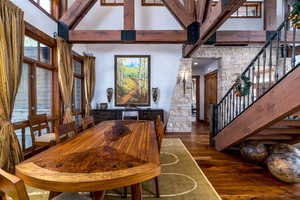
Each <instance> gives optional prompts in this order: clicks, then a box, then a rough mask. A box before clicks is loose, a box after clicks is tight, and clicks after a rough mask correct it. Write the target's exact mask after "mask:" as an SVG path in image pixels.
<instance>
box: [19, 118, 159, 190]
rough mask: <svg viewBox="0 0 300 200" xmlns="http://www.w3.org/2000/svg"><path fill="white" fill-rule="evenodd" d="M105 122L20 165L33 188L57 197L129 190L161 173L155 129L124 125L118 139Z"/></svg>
mask: <svg viewBox="0 0 300 200" xmlns="http://www.w3.org/2000/svg"><path fill="white" fill-rule="evenodd" d="M115 123H116V121H106V122H102V123H101V124H99V125H97V126H95V127H93V128H91V129H88V130H86V131H84V132H83V133H82V134H80V135H79V136H77V137H75V138H73V139H71V140H68V141H65V142H63V143H61V144H58V145H56V146H54V147H52V148H50V149H48V150H47V151H44V152H42V153H40V154H37V155H36V156H34V157H32V158H30V159H28V160H26V161H24V162H22V163H21V164H19V165H17V166H16V175H17V176H18V177H20V178H21V179H23V180H24V182H25V183H26V184H28V185H30V186H33V187H37V188H40V189H44V190H49V191H54V192H94V191H103V190H109V189H113V188H118V187H123V186H129V185H134V184H138V183H141V182H143V181H145V180H148V179H151V178H154V177H156V176H158V175H159V174H160V160H159V152H158V145H157V140H156V134H155V130H154V125H153V124H152V122H150V121H123V122H122V123H124V124H125V126H126V127H128V129H129V130H130V131H129V132H128V131H127V132H126V133H124V134H121V135H116V134H114V133H113V131H112V127H113V126H114V125H115Z"/></svg>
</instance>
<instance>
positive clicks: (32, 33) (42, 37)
mask: <svg viewBox="0 0 300 200" xmlns="http://www.w3.org/2000/svg"><path fill="white" fill-rule="evenodd" d="M25 35H27V36H29V37H31V38H33V39H34V38H37V37H38V38H39V41H40V42H42V43H44V44H46V45H47V46H49V47H56V40H55V39H53V38H52V37H50V36H49V35H47V34H46V33H44V32H42V31H40V30H39V29H38V28H36V27H34V26H32V25H31V24H29V23H28V22H25Z"/></svg>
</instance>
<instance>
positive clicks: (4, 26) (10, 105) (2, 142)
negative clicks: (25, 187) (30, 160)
mask: <svg viewBox="0 0 300 200" xmlns="http://www.w3.org/2000/svg"><path fill="white" fill-rule="evenodd" d="M23 15H24V14H23V12H22V10H21V9H19V8H18V7H16V6H15V5H14V4H12V3H11V2H10V1H9V0H1V1H0V127H1V128H0V167H1V168H2V169H4V170H6V171H8V172H11V173H14V171H15V165H16V164H18V163H20V162H21V161H22V160H23V155H22V150H21V147H20V144H19V142H18V138H17V136H16V134H15V132H14V127H13V125H12V123H11V117H12V112H13V109H14V103H15V99H16V95H17V91H18V87H19V83H20V80H21V74H22V62H23V48H24V47H23V45H24V32H25V26H24V20H23Z"/></svg>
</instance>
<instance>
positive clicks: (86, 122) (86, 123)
mask: <svg viewBox="0 0 300 200" xmlns="http://www.w3.org/2000/svg"><path fill="white" fill-rule="evenodd" d="M81 124H82V128H83V130H85V129H87V128H91V127H93V126H95V121H94V117H93V116H87V117H85V118H83V119H82V121H81Z"/></svg>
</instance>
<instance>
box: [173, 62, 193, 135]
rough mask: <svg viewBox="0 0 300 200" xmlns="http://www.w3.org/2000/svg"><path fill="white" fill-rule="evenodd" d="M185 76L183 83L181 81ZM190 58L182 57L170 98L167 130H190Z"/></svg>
mask: <svg viewBox="0 0 300 200" xmlns="http://www.w3.org/2000/svg"><path fill="white" fill-rule="evenodd" d="M183 77H185V84H184V82H183V80H184V78H183ZM191 105H192V59H182V60H181V64H180V67H179V71H178V74H177V82H176V87H175V90H174V93H173V96H172V100H171V107H170V115H169V121H168V125H167V132H191V131H192V111H191Z"/></svg>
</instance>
